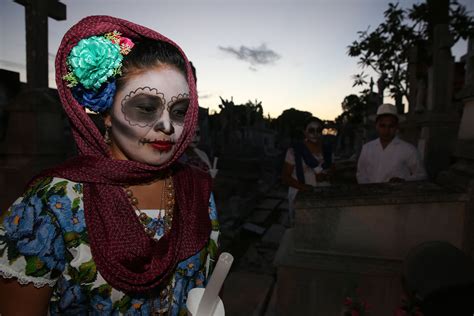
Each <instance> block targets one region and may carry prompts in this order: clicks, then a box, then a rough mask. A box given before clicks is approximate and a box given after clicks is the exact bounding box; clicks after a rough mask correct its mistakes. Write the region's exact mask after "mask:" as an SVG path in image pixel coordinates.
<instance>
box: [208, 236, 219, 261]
mask: <svg viewBox="0 0 474 316" xmlns="http://www.w3.org/2000/svg"><path fill="white" fill-rule="evenodd" d="M207 249H208V251H209V256H210V257H211V258H213V259H215V258H216V257H217V244H216V242H215V241H214V240H213V239H209V245H208V247H207Z"/></svg>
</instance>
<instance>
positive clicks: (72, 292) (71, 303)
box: [57, 278, 87, 315]
mask: <svg viewBox="0 0 474 316" xmlns="http://www.w3.org/2000/svg"><path fill="white" fill-rule="evenodd" d="M57 287H58V290H59V291H60V292H61V298H60V300H59V303H58V304H57V308H58V309H59V310H57V312H58V315H63V313H64V311H66V310H67V312H68V314H70V315H72V314H75V315H84V314H86V311H87V305H85V304H84V303H85V302H86V297H85V295H84V293H83V292H82V290H81V287H80V286H79V285H77V284H74V283H72V282H68V281H67V280H66V279H64V278H61V279H60V280H59V282H58V285H57Z"/></svg>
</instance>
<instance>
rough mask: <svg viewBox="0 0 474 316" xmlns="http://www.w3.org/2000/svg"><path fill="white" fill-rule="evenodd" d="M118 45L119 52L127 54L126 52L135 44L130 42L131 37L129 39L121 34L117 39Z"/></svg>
mask: <svg viewBox="0 0 474 316" xmlns="http://www.w3.org/2000/svg"><path fill="white" fill-rule="evenodd" d="M119 45H120V53H121V54H122V55H127V54H128V53H130V51H131V50H132V48H133V46H135V44H134V43H133V42H132V40H131V39H129V38H128V37H123V36H121V37H120V39H119Z"/></svg>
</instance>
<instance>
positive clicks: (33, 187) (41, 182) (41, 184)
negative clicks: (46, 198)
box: [25, 177, 53, 198]
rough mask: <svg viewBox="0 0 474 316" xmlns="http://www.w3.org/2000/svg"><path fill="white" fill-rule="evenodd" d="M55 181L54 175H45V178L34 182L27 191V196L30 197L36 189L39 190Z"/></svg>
mask: <svg viewBox="0 0 474 316" xmlns="http://www.w3.org/2000/svg"><path fill="white" fill-rule="evenodd" d="M52 181H53V178H52V177H45V178H39V179H37V180H36V181H35V182H33V183H32V184H31V185H30V186H29V187H28V189H27V190H26V192H25V198H29V197H30V196H31V195H33V194H34V193H35V192H36V191H38V190H39V189H40V188H44V187H46V186H47V185H48V184H50V183H51V182H52Z"/></svg>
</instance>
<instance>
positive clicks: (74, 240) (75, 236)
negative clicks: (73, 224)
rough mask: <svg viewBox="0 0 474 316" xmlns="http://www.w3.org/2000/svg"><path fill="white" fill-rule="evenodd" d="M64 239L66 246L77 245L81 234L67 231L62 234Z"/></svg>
mask: <svg viewBox="0 0 474 316" xmlns="http://www.w3.org/2000/svg"><path fill="white" fill-rule="evenodd" d="M64 241H65V242H66V246H67V247H68V248H71V247H72V248H74V247H77V246H79V244H80V243H81V235H80V234H79V233H76V232H67V233H65V234H64Z"/></svg>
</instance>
